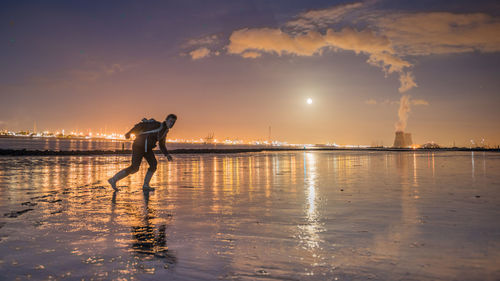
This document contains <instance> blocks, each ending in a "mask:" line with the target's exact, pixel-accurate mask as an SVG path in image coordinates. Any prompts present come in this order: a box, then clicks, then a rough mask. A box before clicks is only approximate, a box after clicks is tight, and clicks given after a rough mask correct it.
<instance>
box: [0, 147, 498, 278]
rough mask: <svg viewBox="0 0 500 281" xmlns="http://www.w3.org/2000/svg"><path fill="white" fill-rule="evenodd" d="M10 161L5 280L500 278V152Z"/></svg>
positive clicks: (2, 183) (1, 247)
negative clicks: (151, 173)
mask: <svg viewBox="0 0 500 281" xmlns="http://www.w3.org/2000/svg"><path fill="white" fill-rule="evenodd" d="M129 161H130V160H129V157H126V156H110V157H109V156H108V157H103V156H96V157H92V156H84V157H3V158H0V277H2V278H1V279H2V280H15V279H16V278H17V279H21V280H23V279H30V278H31V279H63V280H64V279H68V280H80V279H82V278H84V279H85V280H91V279H94V280H159V279H162V280H165V279H166V280H215V279H223V280H226V279H229V280H255V279H258V280H367V279H370V280H437V279H440V280H498V279H500V266H499V264H500V223H499V222H498V218H499V217H500V154H498V153H488V152H480V153H477V152H474V153H471V152H438V153H431V152H415V153H413V152H355V151H353V152H348V151H344V152H312V151H311V152H307V151H306V152H269V153H248V154H227V155H178V156H175V161H174V162H166V161H165V159H164V158H160V159H159V166H158V171H157V173H156V175H155V177H154V178H153V180H152V186H154V187H156V191H154V192H151V193H146V194H144V193H143V192H142V189H141V186H142V179H143V176H144V174H145V171H146V168H147V164H146V163H145V162H144V163H143V166H142V167H141V170H140V171H139V172H138V173H136V174H134V175H132V176H130V177H129V178H126V179H124V180H123V181H121V182H119V184H118V185H119V187H120V189H121V191H120V192H118V193H113V192H112V190H111V188H110V187H109V186H108V185H107V184H106V179H107V178H108V177H110V176H112V175H113V174H114V173H115V172H117V171H118V170H119V169H121V168H124V167H126V166H127V165H128V164H129Z"/></svg>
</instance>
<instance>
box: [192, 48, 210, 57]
mask: <svg viewBox="0 0 500 281" xmlns="http://www.w3.org/2000/svg"><path fill="white" fill-rule="evenodd" d="M189 55H190V56H191V59H193V60H197V59H202V58H206V57H208V56H210V50H209V49H208V48H205V47H201V48H198V49H196V50H193V51H191V52H189Z"/></svg>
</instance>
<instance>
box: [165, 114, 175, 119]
mask: <svg viewBox="0 0 500 281" xmlns="http://www.w3.org/2000/svg"><path fill="white" fill-rule="evenodd" d="M168 118H174V119H175V120H177V115H175V114H169V115H168V116H167V118H165V120H167V119H168Z"/></svg>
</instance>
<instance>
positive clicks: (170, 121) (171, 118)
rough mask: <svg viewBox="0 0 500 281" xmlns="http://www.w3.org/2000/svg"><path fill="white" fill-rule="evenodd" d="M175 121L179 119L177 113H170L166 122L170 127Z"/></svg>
mask: <svg viewBox="0 0 500 281" xmlns="http://www.w3.org/2000/svg"><path fill="white" fill-rule="evenodd" d="M175 121H177V115H175V114H169V115H168V116H167V118H165V122H166V123H167V127H168V128H169V129H170V128H172V127H173V126H174V124H175Z"/></svg>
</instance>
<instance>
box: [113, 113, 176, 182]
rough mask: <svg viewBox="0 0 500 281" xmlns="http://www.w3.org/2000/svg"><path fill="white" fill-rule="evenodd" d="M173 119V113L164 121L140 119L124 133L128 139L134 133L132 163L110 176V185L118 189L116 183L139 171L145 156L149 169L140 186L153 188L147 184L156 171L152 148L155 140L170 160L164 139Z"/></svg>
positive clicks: (174, 117) (172, 123) (174, 119)
mask: <svg viewBox="0 0 500 281" xmlns="http://www.w3.org/2000/svg"><path fill="white" fill-rule="evenodd" d="M175 121H177V116H176V115H175V114H170V115H168V116H167V118H165V121H163V122H161V123H160V122H158V121H156V120H154V119H149V120H147V119H145V118H144V119H142V121H141V122H140V123H137V124H136V125H135V126H134V128H132V129H131V130H130V131H128V132H127V133H126V134H125V138H127V139H129V138H130V134H134V135H136V138H135V140H134V144H133V145H132V164H131V165H130V166H129V167H127V168H125V169H123V170H121V171H119V172H118V173H116V175H114V176H113V177H112V178H110V179H109V180H108V182H109V184H110V185H111V187H112V188H113V189H114V190H115V191H118V188H117V187H116V183H117V182H118V181H119V180H121V179H123V178H124V177H126V176H128V175H130V174H134V173H136V172H137V171H139V166H140V165H141V161H142V157H144V158H146V161H148V164H149V169H148V171H147V173H146V176H145V177H144V184H143V186H142V188H143V189H144V191H152V190H154V188H152V187H150V186H149V182H150V181H151V178H152V177H153V174H154V172H155V171H156V165H157V161H156V157H155V155H154V152H153V148H155V147H156V142H159V144H160V150H161V152H163V154H164V155H165V156H166V157H167V159H168V161H172V156H170V154H168V151H167V147H166V146H165V140H166V138H167V133H168V131H169V130H170V129H171V128H172V127H173V126H174V124H175Z"/></svg>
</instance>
